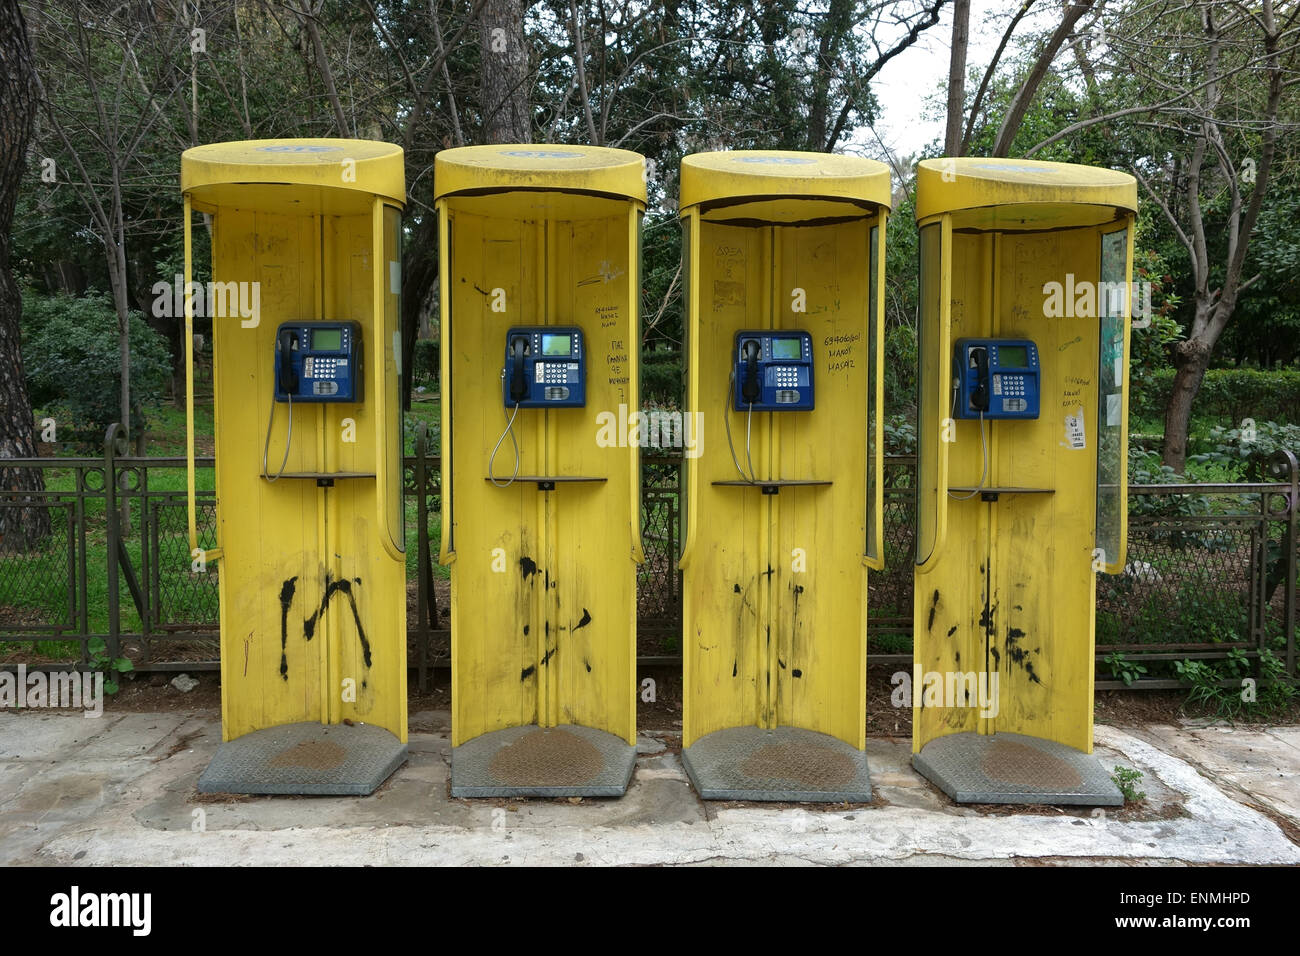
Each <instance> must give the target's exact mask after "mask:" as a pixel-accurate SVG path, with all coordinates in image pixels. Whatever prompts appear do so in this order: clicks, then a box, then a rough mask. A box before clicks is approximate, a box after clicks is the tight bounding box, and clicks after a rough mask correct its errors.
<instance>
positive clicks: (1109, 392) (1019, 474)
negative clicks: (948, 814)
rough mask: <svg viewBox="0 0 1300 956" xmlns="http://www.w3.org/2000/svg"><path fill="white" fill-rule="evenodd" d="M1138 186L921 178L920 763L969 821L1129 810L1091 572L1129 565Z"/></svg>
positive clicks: (933, 164)
mask: <svg viewBox="0 0 1300 956" xmlns="http://www.w3.org/2000/svg"><path fill="white" fill-rule="evenodd" d="M1136 210H1137V187H1136V184H1135V181H1134V179H1133V177H1131V176H1129V175H1127V174H1125V173H1119V172H1112V171H1110V170H1106V169H1097V168H1093V167H1089V166H1077V165H1070V164H1064V163H1046V162H1034V161H1029V160H1009V159H976V158H965V159H932V160H926V161H924V162H922V163H921V164H920V165H919V167H918V170H917V184H916V219H917V224H918V227H919V229H920V237H919V239H920V322H919V331H920V343H919V354H920V365H921V367H920V374H919V385H918V391H919V395H918V411H917V421H918V424H917V436H918V449H917V454H918V462H917V474H918V480H917V517H916V522H917V526H916V590H915V604H914V638H913V640H914V645H913V646H914V666H913V675H912V676H913V705H914V706H913V722H912V727H913V732H912V748H913V764H914V765H915V767H916V768H917V769H918V770H919V771H920V772H921V773H922V774H924V775H925V776H926V777H928V778H929V779H930V780H931V781H932V782H934V783H935V784H936V785H937V786H938V787H939V788H940V789H942V790H943V791H944V792H945V793H947V794H948V795H949V796H950V797H952V798H953V799H954V800H956V801H958V802H962V803H1058V804H1082V805H1106V806H1115V805H1120V804H1122V803H1123V798H1122V796H1121V795H1120V792H1119V790H1118V789H1117V788H1116V786H1115V784H1114V783H1113V782H1112V781H1111V779H1110V777H1109V775H1108V774H1107V773H1106V772H1105V771H1104V770H1103V769H1102V767H1101V766H1100V764H1099V763H1098V761H1097V760H1096V759H1095V758H1093V757H1091V756H1090V755H1091V753H1092V709H1093V666H1094V663H1093V661H1094V653H1095V651H1094V611H1095V598H1096V577H1095V575H1096V574H1097V573H1098V572H1106V573H1110V574H1115V573H1118V572H1120V571H1122V569H1123V567H1124V552H1125V533H1126V527H1127V495H1126V480H1127V441H1128V431H1127V422H1128V373H1127V369H1126V366H1125V362H1126V359H1127V355H1128V335H1129V323H1130V316H1131V302H1132V296H1131V294H1130V289H1131V287H1130V276H1131V274H1132V265H1133V227H1134V222H1135V217H1136Z"/></svg>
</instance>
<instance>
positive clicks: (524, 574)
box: [519, 555, 591, 681]
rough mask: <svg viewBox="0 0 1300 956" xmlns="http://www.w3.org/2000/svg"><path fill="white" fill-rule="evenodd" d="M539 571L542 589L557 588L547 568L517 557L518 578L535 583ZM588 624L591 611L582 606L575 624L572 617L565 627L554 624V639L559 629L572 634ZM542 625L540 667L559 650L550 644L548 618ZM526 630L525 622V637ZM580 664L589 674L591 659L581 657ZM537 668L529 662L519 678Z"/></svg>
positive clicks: (528, 675)
mask: <svg viewBox="0 0 1300 956" xmlns="http://www.w3.org/2000/svg"><path fill="white" fill-rule="evenodd" d="M539 571H540V572H541V576H542V589H543V590H544V591H550V590H552V589H558V588H559V586H560V585H559V582H558V581H552V580H551V572H550V570H549V569H547V568H539V567H538V566H537V562H536V561H534V560H533V559H532V558H530V557H528V556H527V555H524V556H523V557H521V558H520V559H519V575H520V578H521V579H522V580H523V581H524V582H525V583H528V584H530V585H531V584H535V583H537V574H538V572H539ZM530 579H531V580H530ZM556 602H557V603H558V602H559V597H558V596H557V597H556ZM589 624H591V611H589V610H587V608H585V607H584V608H583V609H582V617H581V618H580V619H579V620H578V622H577V623H576V624H575V623H572V619H570V624H569V626H568V627H565V626H564V625H562V624H557V625H556V626H555V636H556V639H558V638H559V634H560V632H561V631H566V630H567V631H568V632H569V633H570V634H573V633H574V632H576V631H580V630H582V628H584V627H587V626H588V625H589ZM542 626H543V632H542V636H543V644H544V645H545V647H546V651H545V652H544V653H543V654H542V658H541V660H540V662H539V664H540V666H542V667H549V666H550V663H551V658H552V657H554V656H555V654H556V652H558V651H559V646H558V644H552V638H551V633H552V631H551V622H550V620H549V619H548V620H545V621H543V622H542ZM528 630H529V628H528V625H527V624H525V625H524V636H525V637H527V636H528ZM582 664H583V666H584V667H585V668H586V669H587V673H588V674H590V673H591V661H590V660H589V659H588V658H583V661H582ZM537 668H538V664H530V665H528V666H527V667H524V668H522V669H521V670H520V671H519V679H520V680H521V681H526V680H528V679H529V678H530V677H532V676H533V675H535V674H536V673H537Z"/></svg>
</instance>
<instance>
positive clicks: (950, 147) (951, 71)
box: [943, 0, 970, 156]
mask: <svg viewBox="0 0 1300 956" xmlns="http://www.w3.org/2000/svg"><path fill="white" fill-rule="evenodd" d="M969 37H970V0H957V2H956V3H955V4H953V8H952V59H951V60H950V61H949V64H948V130H947V133H946V134H945V136H944V150H943V154H944V155H945V156H960V155H961V141H962V135H961V134H962V120H963V119H965V117H964V116H963V113H962V107H963V106H964V105H965V104H966V46H967V40H968V39H969Z"/></svg>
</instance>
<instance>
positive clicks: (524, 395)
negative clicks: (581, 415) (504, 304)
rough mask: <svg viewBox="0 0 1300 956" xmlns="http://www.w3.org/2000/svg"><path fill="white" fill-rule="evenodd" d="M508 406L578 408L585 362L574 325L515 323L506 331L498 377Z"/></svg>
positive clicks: (583, 402)
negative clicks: (528, 324)
mask: <svg viewBox="0 0 1300 956" xmlns="http://www.w3.org/2000/svg"><path fill="white" fill-rule="evenodd" d="M501 392H502V399H503V400H504V401H505V404H506V407H507V408H514V407H516V406H517V407H519V408H581V407H583V406H584V405H586V404H587V361H586V356H585V355H584V349H583V343H582V329H579V328H577V327H576V326H552V325H548V326H516V327H514V328H512V329H510V331H509V332H507V333H506V357H505V366H504V371H503V373H502V376H501Z"/></svg>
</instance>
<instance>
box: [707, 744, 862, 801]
mask: <svg viewBox="0 0 1300 956" xmlns="http://www.w3.org/2000/svg"><path fill="white" fill-rule="evenodd" d="M682 763H684V764H685V765H686V772H687V774H689V775H690V778H691V783H692V784H694V785H695V789H696V790H697V791H698V792H699V794H700V796H701V797H703V798H704V799H705V800H776V801H783V802H790V803H868V802H869V801H870V800H871V778H870V776H869V774H868V772H867V755H866V754H865V753H863V752H862V751H860V750H855V749H854V748H852V747H850V746H849V745H848V744H846V743H844V741H842V740H837V739H836V738H834V737H831V736H828V735H826V734H819V733H817V732H816V731H812V730H802V729H800V728H798V727H777V728H776V729H775V730H764V729H763V728H762V727H729V728H727V729H726V730H716V731H714V732H713V733H711V734H708V735H707V736H704V737H701V738H700V739H699V740H697V741H695V743H693V744H691V746H689V747H687V748H686V749H685V750H683V751H682Z"/></svg>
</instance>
